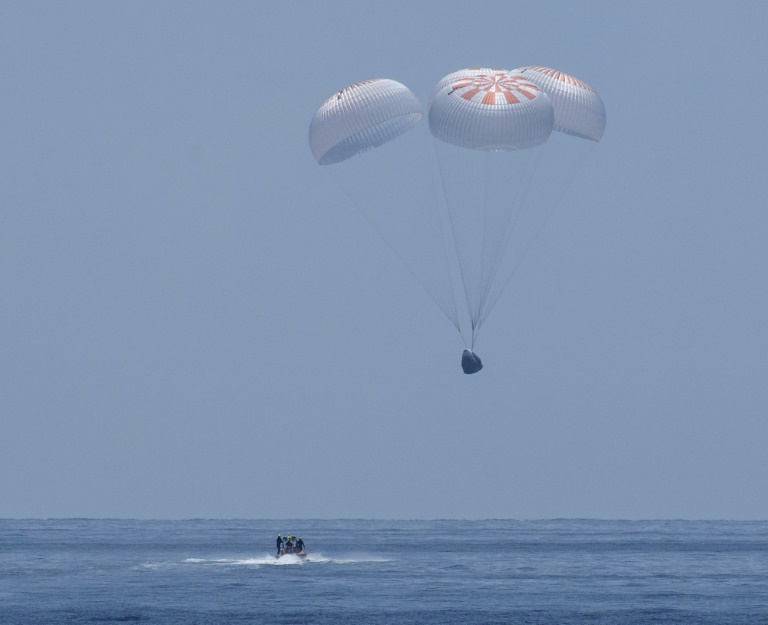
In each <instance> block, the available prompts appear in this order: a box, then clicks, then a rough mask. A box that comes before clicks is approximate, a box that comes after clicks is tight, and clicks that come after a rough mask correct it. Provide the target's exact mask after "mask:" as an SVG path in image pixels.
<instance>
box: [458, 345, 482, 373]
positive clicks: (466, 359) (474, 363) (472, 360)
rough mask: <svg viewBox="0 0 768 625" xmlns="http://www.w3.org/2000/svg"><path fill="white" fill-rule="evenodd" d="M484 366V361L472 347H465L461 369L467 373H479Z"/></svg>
mask: <svg viewBox="0 0 768 625" xmlns="http://www.w3.org/2000/svg"><path fill="white" fill-rule="evenodd" d="M482 368H483V361H482V360H480V356H478V355H477V354H476V353H475V352H473V351H472V350H471V349H465V350H464V351H463V352H462V354H461V369H462V371H464V373H466V374H467V375H471V374H473V373H477V372H478V371H480V369H482Z"/></svg>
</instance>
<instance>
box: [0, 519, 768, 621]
mask: <svg viewBox="0 0 768 625" xmlns="http://www.w3.org/2000/svg"><path fill="white" fill-rule="evenodd" d="M278 532H279V533H282V534H283V535H285V534H293V535H296V536H299V535H300V536H302V537H303V538H304V542H305V543H306V551H307V553H308V554H309V557H308V558H307V559H306V560H304V561H302V560H299V559H298V558H297V557H295V556H288V557H285V558H281V559H280V560H276V559H275V558H274V557H273V554H274V553H275V550H274V545H275V538H276V535H277V533H278ZM38 623H55V624H68V623H152V624H157V625H171V624H197V623H199V624H205V625H219V624H229V623H265V624H269V623H275V624H281V625H288V624H297V625H298V624H302V623H322V624H329V625H330V624H334V625H345V624H350V625H351V624H355V625H362V624H379V623H381V624H385V623H386V624H391V625H399V624H411V625H413V624H425V625H426V624H429V625H432V624H457V625H458V624H460V625H473V624H480V623H499V624H501V623H505V624H506V623H512V624H515V623H519V624H521V625H522V624H531V625H534V624H536V625H538V624H548V625H549V624H553V625H554V624H557V625H566V624H591V625H595V624H606V625H607V624H611V625H614V624H615V625H618V624H625V623H626V624H637V625H641V624H646V623H664V624H667V623H669V624H676V623H685V624H697V625H702V624H713V625H715V624H717V625H729V624H743V625H759V624H761V623H768V522H731V521H591V520H551V521H508V520H503V521H471V522H470V521H365V520H334V521H328V520H292V521H286V520H280V521H265V520H259V521H249V520H189V521H131V520H91V519H66V520H0V624H2V625H10V624H24V625H32V624H38Z"/></svg>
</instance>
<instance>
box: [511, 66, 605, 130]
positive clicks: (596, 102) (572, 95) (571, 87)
mask: <svg viewBox="0 0 768 625" xmlns="http://www.w3.org/2000/svg"><path fill="white" fill-rule="evenodd" d="M516 71H517V72H518V73H519V74H520V75H521V76H523V77H524V78H525V79H526V80H529V81H530V82H532V83H533V84H535V85H537V86H538V87H539V89H541V90H542V91H544V92H545V93H546V94H547V95H548V96H549V99H550V101H551V102H552V107H553V108H554V110H555V130H558V131H559V132H563V133H565V134H569V135H573V136H575V137H581V138H582V139H590V140H592V141H600V139H602V137H603V132H604V131H605V106H604V105H603V100H602V98H601V97H600V95H599V94H598V93H597V91H595V90H594V89H593V88H592V87H590V86H589V85H588V84H587V83H585V82H583V81H581V80H579V79H578V78H574V77H573V76H569V75H568V74H564V73H563V72H559V71H557V70H555V69H550V68H549V67H521V68H520V69H518V70H516Z"/></svg>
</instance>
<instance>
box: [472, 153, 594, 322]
mask: <svg viewBox="0 0 768 625" xmlns="http://www.w3.org/2000/svg"><path fill="white" fill-rule="evenodd" d="M595 145H597V144H596V143H595ZM594 150H595V148H594V146H592V149H591V150H590V151H589V152H588V154H587V156H586V158H582V159H579V161H578V164H577V166H576V168H575V170H574V171H572V172H571V175H570V176H569V178H568V179H567V182H566V184H565V185H563V187H562V188H561V189H560V193H559V194H558V197H557V198H556V200H555V202H554V203H553V205H552V206H550V207H548V209H547V211H546V215H545V217H544V220H543V221H542V222H541V223H540V224H539V225H538V226H537V227H536V230H535V231H534V233H533V235H532V236H530V237H528V240H527V241H526V243H525V245H524V247H523V254H522V255H521V256H520V260H519V261H518V263H517V265H516V266H515V267H514V268H513V269H512V273H511V274H510V275H509V276H507V278H506V279H505V280H504V283H503V284H502V286H501V289H499V291H498V292H497V293H496V295H495V296H494V298H493V300H492V301H491V303H490V305H489V306H488V307H487V308H486V310H485V311H484V314H483V317H482V319H481V320H480V323H481V324H482V323H483V322H484V321H485V320H486V319H487V318H488V315H489V314H490V312H491V310H492V309H493V307H494V306H496V303H497V302H498V301H499V298H500V297H501V295H502V293H503V292H504V290H505V289H506V288H507V286H508V285H509V283H510V282H511V281H512V278H513V277H514V276H515V275H516V274H517V270H518V269H519V268H520V265H521V264H522V262H523V260H524V259H525V257H526V256H527V255H528V252H530V250H531V248H532V247H533V244H534V243H535V242H536V240H537V239H538V238H539V236H540V235H541V233H542V232H543V231H544V228H546V226H547V224H548V223H549V221H550V219H552V216H553V215H554V214H555V211H556V210H557V209H558V208H559V207H560V205H561V204H562V203H563V200H564V199H565V197H566V195H568V193H569V192H570V190H571V188H572V187H573V186H574V184H575V183H576V180H577V179H578V178H579V174H580V173H581V172H582V171H583V170H584V167H585V166H586V164H587V163H588V162H589V161H590V160H591V158H592V155H593V154H594ZM537 169H538V162H537ZM534 171H535V170H534ZM510 236H511V233H510Z"/></svg>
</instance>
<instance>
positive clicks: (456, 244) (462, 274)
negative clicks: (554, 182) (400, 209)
mask: <svg viewBox="0 0 768 625" xmlns="http://www.w3.org/2000/svg"><path fill="white" fill-rule="evenodd" d="M432 150H433V152H434V154H435V161H436V162H437V165H438V166H437V170H438V172H439V174H440V184H441V185H442V187H443V198H445V210H446V212H447V213H448V224H449V225H450V227H451V237H452V238H453V251H454V254H456V259H457V260H458V262H459V274H460V277H461V284H462V286H463V287H464V299H465V301H466V303H467V312H468V313H469V317H470V319H472V318H473V316H472V304H471V301H470V296H469V293H470V286H469V284H468V282H467V275H466V270H465V267H464V263H463V262H462V260H461V253H460V250H459V237H458V234H457V231H456V230H457V229H456V223H455V217H454V215H453V211H452V210H451V207H450V204H449V200H448V197H449V195H448V186H447V185H446V183H445V174H444V173H443V167H442V166H441V164H440V154H439V152H438V149H437V139H433V140H432ZM446 260H447V252H446ZM473 324H474V322H473ZM459 331H461V330H459ZM465 343H466V341H465Z"/></svg>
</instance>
